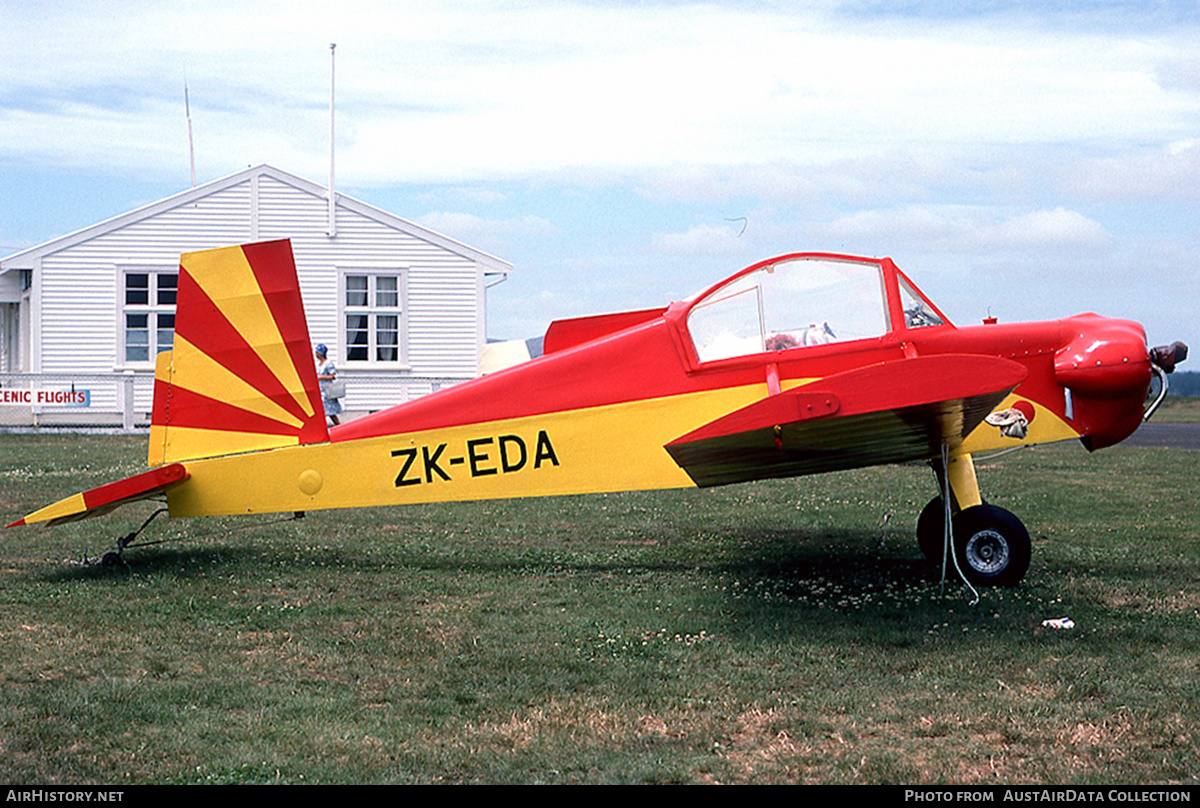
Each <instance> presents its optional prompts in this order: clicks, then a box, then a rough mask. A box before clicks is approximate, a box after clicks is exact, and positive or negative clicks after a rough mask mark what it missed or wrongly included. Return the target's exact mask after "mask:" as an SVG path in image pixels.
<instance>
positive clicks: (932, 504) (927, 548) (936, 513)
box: [917, 497, 946, 564]
mask: <svg viewBox="0 0 1200 808" xmlns="http://www.w3.org/2000/svg"><path fill="white" fill-rule="evenodd" d="M917 544H918V545H919V546H920V548H921V552H922V553H923V554H924V555H925V557H926V558H927V559H929V560H930V561H932V562H933V563H935V564H940V563H942V550H943V548H945V546H946V505H945V504H944V500H943V499H942V498H941V497H934V498H933V499H931V500H929V504H927V505H926V506H925V507H924V508H922V509H921V515H920V516H918V517H917Z"/></svg>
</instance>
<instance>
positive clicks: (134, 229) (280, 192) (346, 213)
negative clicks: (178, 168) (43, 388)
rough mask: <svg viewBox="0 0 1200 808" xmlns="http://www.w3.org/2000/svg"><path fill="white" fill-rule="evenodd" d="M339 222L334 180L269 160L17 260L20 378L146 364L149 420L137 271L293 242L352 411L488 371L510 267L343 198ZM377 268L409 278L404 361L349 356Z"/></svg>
mask: <svg viewBox="0 0 1200 808" xmlns="http://www.w3.org/2000/svg"><path fill="white" fill-rule="evenodd" d="M328 227H329V205H328V201H327V197H326V189H325V188H324V187H323V186H318V185H315V184H313V183H310V182H308V181H307V180H303V179H301V178H299V177H295V176H292V175H290V174H287V173H285V172H282V171H279V170H278V169H274V168H271V167H269V166H259V167H257V168H252V169H248V170H246V171H243V172H239V173H238V174H235V175H232V176H230V177H226V178H225V179H222V180H217V181H215V182H212V183H209V184H207V185H204V186H200V187H198V188H195V189H191V190H190V191H187V192H184V193H182V194H178V195H176V196H174V197H170V198H168V199H165V200H162V201H161V202H158V203H155V204H153V205H150V206H147V207H146V208H142V209H140V210H138V211H134V212H132V213H129V214H125V215H123V216H119V217H116V218H115V219H111V220H109V221H107V222H103V223H100V224H98V225H95V226H94V227H91V228H88V229H86V230H82V231H80V232H78V233H75V234H72V235H70V236H65V237H63V238H61V239H56V240H54V241H51V242H47V243H46V244H43V245H39V246H38V247H34V248H31V249H29V250H25V251H23V252H21V253H18V254H16V255H14V256H10V257H9V258H7V259H5V260H4V261H3V262H0V272H2V273H8V272H11V271H15V270H19V269H32V270H33V288H32V295H31V300H30V306H31V309H32V311H31V312H29V314H30V317H31V323H32V329H31V331H32V333H31V335H30V341H31V343H32V344H31V346H30V348H31V350H30V352H29V356H30V364H31V365H32V367H28V368H22V369H21V370H23V371H26V372H33V373H55V374H58V373H72V372H74V373H112V374H123V373H124V372H125V371H127V370H133V371H134V372H135V373H136V375H137V382H136V385H135V409H136V410H137V411H138V412H139V413H145V412H148V411H149V409H150V403H151V394H152V385H153V369H152V367H151V366H150V364H149V363H141V364H134V365H126V364H125V362H124V357H123V351H122V339H123V333H124V332H123V317H122V307H123V293H124V287H123V283H124V281H123V278H124V275H125V273H126V272H128V271H140V270H158V271H173V270H174V269H175V268H177V267H178V264H179V254H180V253H181V252H188V251H192V250H201V249H209V248H212V247H221V246H228V245H231V244H241V243H245V242H249V241H266V240H272V239H280V238H289V239H291V242H292V251H293V254H294V256H295V259H296V268H297V273H298V275H299V279H300V287H301V291H302V294H303V296H304V301H305V314H306V317H307V320H308V325H309V332H310V336H311V337H312V340H313V342H325V343H327V344H328V345H329V346H330V349H331V353H333V354H334V355H335V362H336V363H337V365H338V368H339V371H341V372H342V373H343V375H344V376H345V377H346V379H347V381H348V388H349V392H348V395H347V399H346V400H345V402H344V403H345V405H346V407H347V409H348V410H351V411H370V410H377V409H382V408H384V407H387V406H390V405H392V404H396V403H399V402H401V401H405V400H407V399H409V398H413V397H416V396H418V395H422V394H424V393H428V392H431V391H432V390H434V389H437V388H439V387H442V386H445V385H447V384H452V383H454V382H457V381H462V380H466V379H470V378H473V377H474V376H476V375H477V374H478V364H479V351H480V347H481V346H482V345H483V344H484V342H485V341H486V299H485V293H484V289H485V285H486V284H485V280H484V279H485V276H488V275H506V274H507V273H508V271H509V270H510V269H511V267H510V265H509V264H507V263H506V262H504V261H501V260H500V259H497V258H494V257H493V256H490V255H487V254H486V253H482V252H480V251H478V250H475V249H473V248H470V247H467V246H466V245H463V244H460V243H458V242H455V241H453V240H452V239H448V238H446V237H445V236H441V235H439V234H437V233H434V232H432V231H429V230H426V229H424V228H421V227H419V226H418V225H415V224H413V223H411V222H408V221H406V220H403V219H401V218H399V217H396V216H393V215H392V214H389V213H386V212H384V211H380V210H378V209H376V208H373V207H371V206H369V205H366V204H364V203H362V202H358V201H357V200H354V199H351V198H349V197H344V196H340V195H339V196H338V205H337V230H336V236H334V237H330V236H329V235H328V232H327V231H328ZM377 270H386V271H400V272H401V273H402V278H403V280H402V284H401V290H400V291H401V295H400V300H401V318H402V319H401V338H400V339H401V344H402V349H403V350H402V354H401V361H400V362H396V363H379V364H371V363H351V362H347V361H346V360H345V359H344V356H343V354H342V353H341V348H342V346H341V339H342V337H341V324H342V322H343V315H342V310H341V304H342V301H343V300H344V298H343V294H342V285H341V284H342V282H341V278H342V277H343V276H344V274H345V273H346V272H351V273H353V272H356V271H358V272H362V271H366V272H370V271H377ZM10 386H11V385H10ZM113 389H114V390H115V389H116V388H115V387H114V388H113ZM107 398H113V399H114V400H113V401H111V402H110V401H107V400H106V399H107ZM115 399H116V396H115V394H114V393H112V392H111V391H107V390H100V389H99V388H98V389H97V390H96V393H95V394H94V396H93V402H92V407H91V409H92V410H104V409H110V408H112V407H116V406H117V405H118V402H117V401H116V400H115ZM79 414H80V413H78V412H77V411H76V412H64V416H76V417H77V416H79Z"/></svg>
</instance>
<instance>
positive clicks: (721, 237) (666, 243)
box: [654, 224, 745, 255]
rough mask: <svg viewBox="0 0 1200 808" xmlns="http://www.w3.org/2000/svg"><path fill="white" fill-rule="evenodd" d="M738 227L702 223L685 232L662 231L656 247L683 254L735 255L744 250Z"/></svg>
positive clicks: (664, 250) (655, 240)
mask: <svg viewBox="0 0 1200 808" xmlns="http://www.w3.org/2000/svg"><path fill="white" fill-rule="evenodd" d="M739 230H741V225H740V224H739V225H738V226H737V227H725V226H714V225H710V224H700V225H696V226H695V227H692V228H690V229H689V230H688V231H687V232H684V233H662V234H660V235H658V236H656V237H655V238H654V246H655V249H657V250H660V251H662V252H668V253H677V254H681V255H733V254H735V253H738V252H742V251H744V249H745V248H744V246H743V245H742V244H741V243H739V242H738V236H739Z"/></svg>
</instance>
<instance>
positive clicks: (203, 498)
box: [10, 241, 1186, 585]
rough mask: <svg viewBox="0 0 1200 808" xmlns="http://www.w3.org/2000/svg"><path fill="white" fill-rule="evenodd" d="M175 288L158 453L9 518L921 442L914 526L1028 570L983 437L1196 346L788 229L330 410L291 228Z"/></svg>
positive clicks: (760, 463) (888, 457)
mask: <svg viewBox="0 0 1200 808" xmlns="http://www.w3.org/2000/svg"><path fill="white" fill-rule="evenodd" d="M177 300H178V305H177V314H176V321H175V322H176V331H175V342H174V349H173V350H172V351H170V352H166V353H163V354H160V355H159V357H158V364H157V368H156V371H155V387H154V406H153V415H152V425H151V428H150V453H149V464H150V466H152V469H151V470H150V471H147V472H145V473H142V474H138V475H136V476H134V477H130V478H128V479H125V480H121V481H118V482H114V483H110V484H108V485H104V486H100V487H99V488H94V489H92V490H90V491H84V492H82V493H80V494H76V495H75V496H72V497H68V498H67V499H64V500H62V501H60V502H56V503H54V504H53V505H49V506H47V507H45V508H42V509H41V510H39V511H36V512H34V513H32V514H29V515H28V516H26V517H25V518H24V519H21V520H18V521H16V522H14V523H13V525H21V524H29V523H33V522H48V523H49V524H58V523H63V522H69V521H73V520H76V519H82V518H85V517H89V516H93V515H98V514H102V513H107V512H109V511H111V510H112V509H114V508H116V507H117V506H119V505H122V504H125V503H128V502H133V501H138V500H144V499H165V501H166V506H167V510H168V512H169V514H170V515H171V516H172V517H180V516H209V515H216V514H245V513H266V512H287V511H293V512H300V511H308V510H317V509H324V508H355V507H364V506H376V505H403V504H407V503H418V502H446V501H454V500H482V499H494V498H506V497H527V496H551V495H558V494H581V493H591V492H601V491H626V490H639V489H656V488H681V487H689V486H701V487H703V486H713V485H724V484H726V483H736V482H743V481H747V480H756V479H760V478H767V477H792V476H797V475H803V474H814V473H818V472H825V471H833V470H838V469H849V468H855V467H859V466H868V465H876V464H885V463H900V462H904V461H912V460H928V461H930V462H931V463H932V465H933V468H934V470H935V472H936V474H937V478H938V480H939V481H940V484H941V488H942V492H943V493H942V495H940V496H938V497H935V498H934V499H933V501H931V502H930V504H929V505H928V506H927V507H926V509H925V511H924V512H923V513H922V515H921V518H920V520H919V523H918V538H919V540H920V542H921V546H922V549H924V550H925V551H926V553H927V555H929V556H930V557H932V558H935V559H942V558H943V557H944V555H945V552H944V549H943V548H944V547H946V546H950V547H952V548H953V551H954V552H953V553H952V558H954V559H955V560H956V561H957V562H959V563H960V565H961V570H962V572H963V574H964V575H965V577H966V578H967V579H968V580H970V581H972V582H974V583H980V584H985V585H1014V584H1016V583H1017V582H1018V581H1019V580H1020V579H1021V577H1022V576H1023V575H1024V573H1025V571H1026V569H1027V568H1028V565H1029V557H1030V542H1029V535H1028V533H1027V532H1026V530H1025V528H1024V527H1023V526H1022V525H1021V522H1020V521H1019V520H1018V519H1017V518H1016V517H1015V516H1013V515H1012V514H1011V513H1009V512H1008V511H1005V510H1003V509H1002V508H998V507H996V506H993V505H989V504H985V503H984V502H983V500H982V498H981V497H980V493H979V487H978V485H977V482H976V478H975V471H974V465H973V463H972V459H971V458H972V455H973V454H975V453H977V452H980V451H988V450H994V449H999V448H1003V447H1009V446H1022V445H1030V444H1035V443H1043V442H1047V441H1059V440H1066V439H1071V438H1079V439H1081V440H1082V441H1083V443H1084V445H1085V446H1087V448H1088V449H1090V450H1094V449H1100V448H1103V447H1105V446H1110V445H1112V444H1115V443H1117V442H1119V441H1121V440H1123V439H1124V438H1126V437H1127V436H1128V435H1130V434H1131V433H1133V431H1134V430H1136V429H1137V428H1138V425H1139V424H1140V423H1141V422H1142V420H1143V418H1145V417H1148V413H1147V411H1146V407H1145V402H1146V399H1147V396H1148V393H1149V390H1150V387H1151V376H1152V373H1159V375H1160V376H1161V373H1162V372H1163V371H1165V372H1168V373H1169V372H1170V371H1171V370H1172V369H1173V368H1174V364H1175V363H1176V362H1178V361H1182V360H1183V359H1184V358H1185V357H1186V347H1185V346H1183V345H1182V344H1180V343H1176V344H1175V345H1173V346H1170V347H1167V348H1156V349H1154V350H1153V351H1148V350H1147V346H1146V339H1145V333H1144V331H1143V329H1142V327H1141V326H1140V325H1138V324H1137V323H1134V322H1130V321H1127V320H1113V319H1107V318H1103V317H1100V316H1097V315H1095V314H1080V315H1077V316H1074V317H1069V318H1067V319H1064V320H1055V321H1050V322H1041V323H1027V324H1016V325H999V324H997V323H995V322H994V321H992V320H988V321H985V323H984V324H983V325H979V326H973V327H967V328H960V327H956V326H954V325H952V324H951V323H950V322H949V321H948V320H947V319H946V317H945V316H944V315H943V314H942V313H941V312H940V311H939V310H938V309H937V307H936V306H934V305H933V304H932V303H931V302H930V301H929V300H928V299H927V298H926V297H925V296H924V295H923V294H922V293H921V292H920V290H919V289H917V287H916V286H915V285H914V284H913V283H912V281H910V280H909V279H908V278H907V277H906V276H905V275H904V273H902V272H901V271H900V270H899V269H897V268H896V265H895V264H894V263H892V261H891V259H888V258H883V259H873V258H857V257H852V256H846V255H832V254H825V253H796V254H792V255H785V256H781V257H778V258H772V259H770V260H767V261H762V262H760V263H757V264H754V265H753V266H750V267H747V268H745V269H743V270H742V271H740V272H738V273H736V274H734V275H733V276H731V277H729V278H728V279H726V280H724V281H722V282H720V283H718V284H716V285H715V286H713V287H712V288H710V289H708V290H706V291H705V292H702V293H701V294H699V295H696V296H695V297H692V298H690V299H688V300H684V301H681V302H677V303H672V304H671V305H670V306H667V307H666V308H660V309H647V310H644V311H634V312H626V313H622V314H611V315H604V316H599V317H588V318H581V319H574V320H564V321H558V322H555V323H553V324H552V325H551V326H550V329H549V330H548V331H547V333H546V336H545V340H544V354H543V355H542V356H540V357H538V358H536V359H533V360H531V361H528V362H525V363H523V364H520V365H516V366H514V367H510V368H507V369H504V370H501V371H498V372H495V373H493V374H490V375H487V376H483V377H481V378H478V379H475V380H473V381H470V382H466V383H463V384H459V385H457V386H455V387H452V388H448V389H445V390H442V391H439V392H437V393H434V394H432V395H428V396H426V397H424V398H420V399H417V400H415V401H410V402H407V403H405V404H401V405H399V406H396V407H393V408H391V409H387V410H383V411H381V412H377V413H373V414H371V415H367V416H364V417H362V418H358V419H356V420H353V421H351V422H349V423H345V424H342V425H340V426H335V427H333V428H327V427H326V423H325V414H324V410H323V407H322V400H321V392H320V389H319V386H318V382H317V378H316V373H315V369H314V362H313V353H312V346H311V342H310V340H309V334H308V327H307V324H306V323H305V318H304V309H303V305H302V302H301V299H300V288H299V284H298V282H297V279H296V270H295V265H294V263H293V259H292V250H291V245H290V243H289V242H288V241H274V242H265V243H258V244H247V245H243V246H238V247H228V248H221V249H216V250H207V251H203V252H195V253H187V254H185V255H183V256H182V257H181V259H180V273H179V291H178V298H177ZM1163 380H1164V385H1163V387H1164V391H1165V377H1163ZM1160 400H1161V396H1160ZM1150 411H1153V406H1152V407H1151V408H1150ZM946 502H949V503H950V505H949V507H947V506H946V505H945V503H946ZM13 525H10V527H11V526H13ZM945 528H951V529H950V530H946V529H945ZM950 535H952V536H953V541H952V542H951V541H948V540H946V538H947V537H949V536H950ZM128 538H132V536H131V537H128ZM944 541H945V543H943V542H944ZM124 546H125V545H124V544H121V545H119V547H120V548H121V549H123V548H124Z"/></svg>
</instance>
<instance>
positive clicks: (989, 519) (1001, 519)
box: [953, 505, 1032, 586]
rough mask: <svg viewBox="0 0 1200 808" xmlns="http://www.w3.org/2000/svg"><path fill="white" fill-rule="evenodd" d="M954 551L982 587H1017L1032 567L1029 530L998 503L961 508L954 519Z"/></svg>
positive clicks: (965, 569) (965, 568)
mask: <svg viewBox="0 0 1200 808" xmlns="http://www.w3.org/2000/svg"><path fill="white" fill-rule="evenodd" d="M953 525H954V552H955V555H956V556H957V558H958V563H959V565H960V566H961V567H962V571H963V574H964V575H966V576H967V580H969V581H970V582H971V583H974V584H979V585H981V586H1016V585H1017V584H1018V583H1020V581H1021V578H1023V577H1024V576H1025V572H1026V570H1028V569H1029V559H1030V555H1031V551H1032V546H1031V542H1030V541H1029V531H1027V530H1026V529H1025V526H1024V525H1023V524H1021V520H1020V519H1018V518H1017V517H1016V516H1014V515H1013V514H1011V513H1010V512H1008V511H1006V510H1004V509H1003V508H997V507H996V506H995V505H976V506H975V507H973V508H967V509H966V510H963V511H960V512H959V513H958V514H957V515H956V516H955V517H954V521H953Z"/></svg>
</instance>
